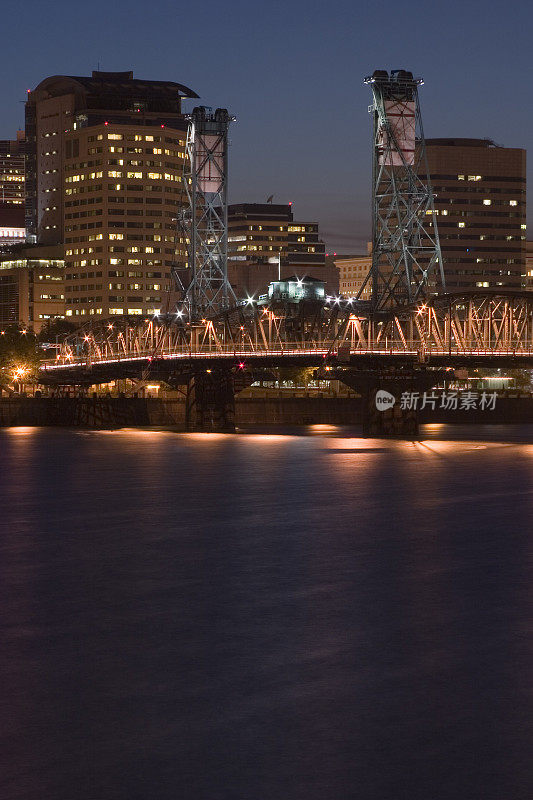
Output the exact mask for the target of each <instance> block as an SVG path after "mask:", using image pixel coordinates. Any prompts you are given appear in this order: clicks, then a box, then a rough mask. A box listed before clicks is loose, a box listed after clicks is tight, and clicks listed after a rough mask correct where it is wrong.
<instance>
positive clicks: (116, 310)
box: [109, 308, 124, 315]
mask: <svg viewBox="0 0 533 800" xmlns="http://www.w3.org/2000/svg"><path fill="white" fill-rule="evenodd" d="M109 313H110V314H114V315H115V314H123V313H124V309H123V308H110V309H109Z"/></svg>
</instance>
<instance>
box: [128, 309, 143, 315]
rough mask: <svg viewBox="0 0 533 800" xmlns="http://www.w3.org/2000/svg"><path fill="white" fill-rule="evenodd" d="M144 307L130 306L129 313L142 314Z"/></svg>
mask: <svg viewBox="0 0 533 800" xmlns="http://www.w3.org/2000/svg"><path fill="white" fill-rule="evenodd" d="M142 313H143V310H142V308H128V314H132V315H133V314H142Z"/></svg>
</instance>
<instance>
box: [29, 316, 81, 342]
mask: <svg viewBox="0 0 533 800" xmlns="http://www.w3.org/2000/svg"><path fill="white" fill-rule="evenodd" d="M75 330H76V325H74V323H73V322H69V320H68V319H49V320H47V322H45V324H44V325H43V327H42V328H41V330H40V332H39V333H38V335H37V339H38V340H39V341H40V342H55V340H56V337H58V338H59V339H62V338H63V337H64V336H68V334H69V333H72V332H73V331H75Z"/></svg>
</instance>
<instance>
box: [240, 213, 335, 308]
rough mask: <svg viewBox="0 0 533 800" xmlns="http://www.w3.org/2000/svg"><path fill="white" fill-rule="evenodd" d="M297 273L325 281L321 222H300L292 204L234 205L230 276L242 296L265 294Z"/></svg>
mask: <svg viewBox="0 0 533 800" xmlns="http://www.w3.org/2000/svg"><path fill="white" fill-rule="evenodd" d="M291 272H294V273H295V274H297V275H299V276H301V277H303V276H304V275H309V276H310V277H314V278H319V279H321V280H323V279H324V273H325V245H324V242H322V241H321V239H320V236H319V230H318V223H316V222H295V220H294V216H293V212H292V204H291V203H289V204H284V205H277V204H272V203H240V204H237V205H230V206H229V209H228V276H229V279H230V282H231V284H232V285H233V287H234V290H235V293H236V294H237V297H238V298H240V297H245V296H246V295H250V296H253V295H258V294H263V293H264V292H266V291H267V287H268V285H269V284H270V283H271V281H275V280H277V279H278V278H279V277H280V276H281V277H283V276H285V275H287V274H290V273H291Z"/></svg>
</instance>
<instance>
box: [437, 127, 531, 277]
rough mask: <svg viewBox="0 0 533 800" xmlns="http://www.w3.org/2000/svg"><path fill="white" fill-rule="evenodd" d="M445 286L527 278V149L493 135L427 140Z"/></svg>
mask: <svg viewBox="0 0 533 800" xmlns="http://www.w3.org/2000/svg"><path fill="white" fill-rule="evenodd" d="M426 150H427V157H428V166H429V172H430V178H431V183H432V187H433V192H434V195H435V210H436V213H437V215H438V217H437V220H438V227H439V236H440V244H441V250H442V258H443V262H444V273H445V279H446V289H447V290H448V291H450V292H456V291H461V290H463V289H498V288H500V287H501V288H509V289H519V288H520V287H521V286H522V285H523V283H524V280H525V269H526V258H525V250H526V248H525V239H526V151H525V150H522V149H520V148H507V147H500V146H499V145H496V144H495V143H494V142H492V141H490V140H489V139H426Z"/></svg>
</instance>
